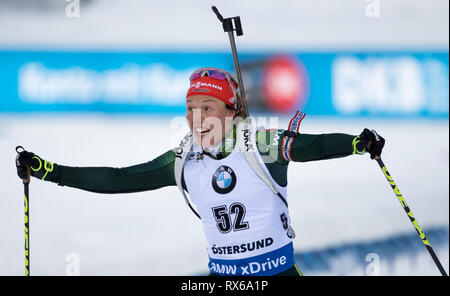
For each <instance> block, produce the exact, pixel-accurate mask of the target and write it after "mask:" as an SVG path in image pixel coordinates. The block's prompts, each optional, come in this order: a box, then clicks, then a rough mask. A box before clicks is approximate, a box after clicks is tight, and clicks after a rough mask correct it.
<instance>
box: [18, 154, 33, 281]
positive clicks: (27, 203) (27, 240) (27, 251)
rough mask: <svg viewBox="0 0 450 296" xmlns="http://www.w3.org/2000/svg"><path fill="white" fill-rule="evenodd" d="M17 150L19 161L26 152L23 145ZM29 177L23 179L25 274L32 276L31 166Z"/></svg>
mask: <svg viewBox="0 0 450 296" xmlns="http://www.w3.org/2000/svg"><path fill="white" fill-rule="evenodd" d="M20 149H22V151H19V150H20ZM16 152H17V153H18V155H17V158H16V162H18V160H17V159H18V157H19V155H20V153H23V152H25V149H24V148H23V147H22V146H17V147H16ZM27 170H28V173H27V178H26V179H22V182H23V189H24V196H25V199H24V209H25V276H30V199H29V198H30V193H29V192H30V189H29V186H30V168H27Z"/></svg>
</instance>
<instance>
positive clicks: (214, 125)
mask: <svg viewBox="0 0 450 296" xmlns="http://www.w3.org/2000/svg"><path fill="white" fill-rule="evenodd" d="M234 114H235V111H234V110H230V109H227V107H226V105H225V103H224V102H222V101H220V100H218V99H216V98H215V97H210V96H205V95H194V96H190V97H188V98H187V100H186V119H187V121H188V124H189V128H190V129H191V132H192V135H193V136H194V140H195V141H196V143H197V144H198V145H200V146H201V147H203V148H207V147H213V146H216V145H218V144H220V143H221V142H222V141H223V139H224V138H225V135H226V134H227V132H228V131H229V130H230V128H231V127H232V122H233V117H234Z"/></svg>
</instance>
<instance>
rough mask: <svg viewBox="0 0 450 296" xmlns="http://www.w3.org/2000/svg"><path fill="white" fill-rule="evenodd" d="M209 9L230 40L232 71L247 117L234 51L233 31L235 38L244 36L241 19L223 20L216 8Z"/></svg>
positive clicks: (235, 52) (242, 87)
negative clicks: (234, 72) (233, 71)
mask: <svg viewBox="0 0 450 296" xmlns="http://www.w3.org/2000/svg"><path fill="white" fill-rule="evenodd" d="M211 9H212V11H213V12H214V13H215V14H216V16H217V18H218V19H219V21H220V22H221V23H222V27H223V30H224V32H226V33H228V37H229V39H230V45H231V53H232V54H233V61H234V69H235V71H236V75H237V79H238V82H239V90H240V95H241V98H242V100H243V106H244V110H245V115H246V116H248V109H247V102H246V96H245V90H244V82H243V80H242V74H241V68H240V66H239V58H238V54H237V50H236V42H235V40H234V31H236V35H237V36H241V35H244V33H243V32H242V25H241V18H240V17H239V16H235V17H230V18H223V17H222V15H221V14H220V12H219V10H218V9H217V7H215V6H212V7H211Z"/></svg>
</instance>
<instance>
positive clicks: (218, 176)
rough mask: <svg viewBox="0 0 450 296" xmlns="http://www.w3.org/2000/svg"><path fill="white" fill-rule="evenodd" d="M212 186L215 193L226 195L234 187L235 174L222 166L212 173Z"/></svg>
mask: <svg viewBox="0 0 450 296" xmlns="http://www.w3.org/2000/svg"><path fill="white" fill-rule="evenodd" d="M212 186H213V189H214V191H215V192H217V193H219V194H226V193H228V192H230V191H231V190H233V189H234V186H236V174H235V173H234V171H233V170H232V169H231V168H230V167H227V166H225V165H222V166H220V167H219V168H218V169H217V170H216V171H215V172H214V175H213V178H212Z"/></svg>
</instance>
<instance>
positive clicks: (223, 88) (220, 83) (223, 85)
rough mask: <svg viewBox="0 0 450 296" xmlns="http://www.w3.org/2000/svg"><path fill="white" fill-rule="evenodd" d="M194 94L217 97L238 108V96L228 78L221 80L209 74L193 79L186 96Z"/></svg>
mask: <svg viewBox="0 0 450 296" xmlns="http://www.w3.org/2000/svg"><path fill="white" fill-rule="evenodd" d="M194 95H204V96H211V97H215V98H217V99H219V100H221V101H222V102H224V103H225V104H226V105H228V106H230V107H232V108H233V109H236V98H235V97H234V94H233V90H232V89H231V86H230V84H229V82H228V81H227V80H219V79H215V78H211V77H207V76H204V77H199V78H197V79H195V80H192V81H191V85H190V87H189V90H188V92H187V94H186V98H188V97H190V96H194Z"/></svg>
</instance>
